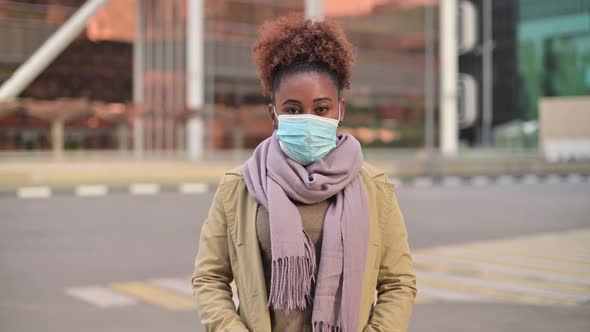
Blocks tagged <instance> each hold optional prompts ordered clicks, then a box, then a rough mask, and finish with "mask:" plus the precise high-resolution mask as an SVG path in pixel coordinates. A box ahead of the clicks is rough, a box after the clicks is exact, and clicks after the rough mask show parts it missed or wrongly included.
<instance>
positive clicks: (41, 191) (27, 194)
mask: <svg viewBox="0 0 590 332" xmlns="http://www.w3.org/2000/svg"><path fill="white" fill-rule="evenodd" d="M17 195H18V197H19V198H47V197H50V196H51V188H49V187H47V186H40V187H21V188H18V191H17Z"/></svg>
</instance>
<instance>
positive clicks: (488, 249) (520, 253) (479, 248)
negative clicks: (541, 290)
mask: <svg viewBox="0 0 590 332" xmlns="http://www.w3.org/2000/svg"><path fill="white" fill-rule="evenodd" d="M457 248H461V249H465V250H473V251H480V252H490V253H504V254H510V255H512V256H519V257H524V258H533V259H541V260H548V261H557V262H560V263H568V264H577V265H584V266H590V260H587V261H584V260H577V259H571V258H569V257H568V256H566V255H558V256H554V255H546V254H545V253H543V255H542V256H541V255H535V254H534V253H538V251H537V250H535V251H533V252H530V251H517V250H512V249H510V248H504V247H502V248H496V247H492V246H483V245H465V246H457ZM552 253H553V251H552Z"/></svg>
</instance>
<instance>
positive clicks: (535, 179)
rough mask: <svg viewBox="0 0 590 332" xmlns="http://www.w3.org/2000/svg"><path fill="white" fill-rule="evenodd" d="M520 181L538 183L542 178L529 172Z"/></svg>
mask: <svg viewBox="0 0 590 332" xmlns="http://www.w3.org/2000/svg"><path fill="white" fill-rule="evenodd" d="M520 182H521V183H523V184H538V183H539V182H540V179H539V177H538V176H537V175H536V174H527V175H525V176H524V177H523V178H522V180H521V181H520Z"/></svg>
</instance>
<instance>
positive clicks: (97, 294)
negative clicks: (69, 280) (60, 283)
mask: <svg viewBox="0 0 590 332" xmlns="http://www.w3.org/2000/svg"><path fill="white" fill-rule="evenodd" d="M66 293H67V294H68V295H70V296H72V297H75V298H77V299H79V300H82V301H85V302H88V303H90V304H93V305H95V306H97V307H100V308H109V307H123V306H130V305H135V304H137V300H135V299H134V298H131V297H129V296H125V295H122V294H118V293H115V292H113V291H112V290H111V289H109V288H106V287H101V286H87V287H72V288H68V289H66Z"/></svg>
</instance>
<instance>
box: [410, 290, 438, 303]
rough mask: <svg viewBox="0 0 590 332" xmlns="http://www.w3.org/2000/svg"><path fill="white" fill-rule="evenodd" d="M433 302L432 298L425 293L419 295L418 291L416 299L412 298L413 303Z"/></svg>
mask: <svg viewBox="0 0 590 332" xmlns="http://www.w3.org/2000/svg"><path fill="white" fill-rule="evenodd" d="M433 302H434V298H433V297H430V296H427V295H421V294H420V292H419V291H418V294H417V295H416V299H415V300H414V303H433Z"/></svg>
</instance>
